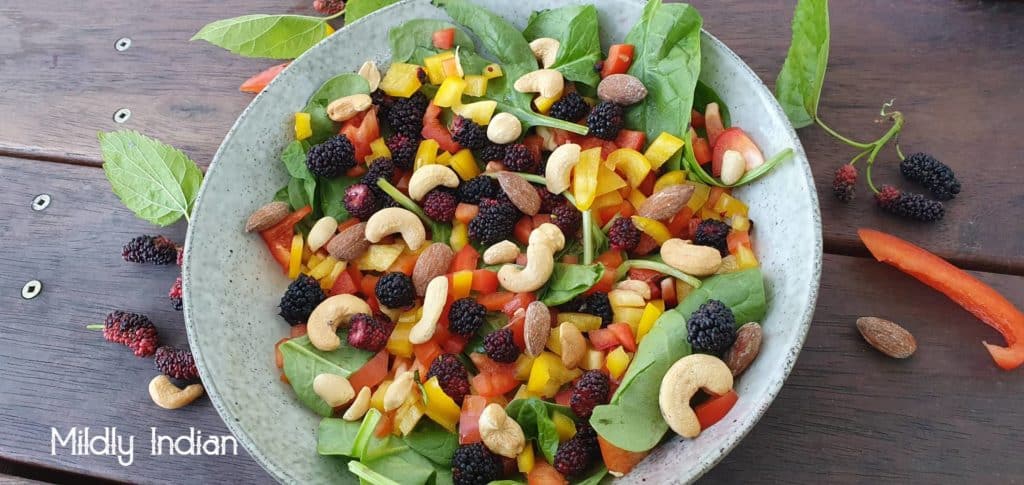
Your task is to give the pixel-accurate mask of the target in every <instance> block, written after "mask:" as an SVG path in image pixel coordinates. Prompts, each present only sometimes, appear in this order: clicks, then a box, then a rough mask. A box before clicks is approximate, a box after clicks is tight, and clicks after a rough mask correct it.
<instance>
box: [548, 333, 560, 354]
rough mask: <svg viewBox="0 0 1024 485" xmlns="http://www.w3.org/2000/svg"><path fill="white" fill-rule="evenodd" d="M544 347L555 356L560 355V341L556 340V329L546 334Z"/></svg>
mask: <svg viewBox="0 0 1024 485" xmlns="http://www.w3.org/2000/svg"><path fill="white" fill-rule="evenodd" d="M545 346H546V347H547V348H548V350H550V351H552V352H554V353H555V354H557V355H562V341H561V340H560V339H559V338H558V329H555V330H554V331H552V332H551V333H549V334H548V343H547V344H545Z"/></svg>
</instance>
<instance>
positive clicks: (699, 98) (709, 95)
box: [693, 80, 732, 128]
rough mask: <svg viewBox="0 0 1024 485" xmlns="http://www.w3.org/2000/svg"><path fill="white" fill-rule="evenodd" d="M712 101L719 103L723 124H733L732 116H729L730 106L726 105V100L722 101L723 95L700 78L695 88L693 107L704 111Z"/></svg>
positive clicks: (727, 125) (726, 125)
mask: <svg viewBox="0 0 1024 485" xmlns="http://www.w3.org/2000/svg"><path fill="white" fill-rule="evenodd" d="M711 103H718V113H719V114H721V115H722V124H723V125H725V127H726V128H728V127H729V125H731V124H732V117H730V116H729V107H728V106H726V105H725V101H722V97H721V96H719V95H718V93H717V92H715V90H714V89H712V88H711V86H708V85H707V84H704V82H703V81H700V80H698V81H697V87H696V88H694V90H693V109H695V110H697V111H700V112H701V113H703V112H704V109H705V108H707V107H708V105H709V104H711Z"/></svg>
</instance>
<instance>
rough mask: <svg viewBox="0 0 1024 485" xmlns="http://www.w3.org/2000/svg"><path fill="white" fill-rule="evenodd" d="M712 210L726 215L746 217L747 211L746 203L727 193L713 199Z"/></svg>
mask: <svg viewBox="0 0 1024 485" xmlns="http://www.w3.org/2000/svg"><path fill="white" fill-rule="evenodd" d="M713 210H714V211H715V212H717V213H719V214H725V216H726V217H735V216H743V217H746V216H747V213H748V208H747V204H744V203H743V202H742V201H740V200H739V199H737V198H735V197H733V196H731V195H729V194H722V195H721V196H720V197H719V198H718V200H717V201H715V206H714V208H713Z"/></svg>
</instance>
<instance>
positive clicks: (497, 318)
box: [466, 312, 508, 354]
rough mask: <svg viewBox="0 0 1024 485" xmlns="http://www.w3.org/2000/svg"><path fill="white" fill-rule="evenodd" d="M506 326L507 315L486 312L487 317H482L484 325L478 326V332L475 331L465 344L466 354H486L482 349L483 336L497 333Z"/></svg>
mask: <svg viewBox="0 0 1024 485" xmlns="http://www.w3.org/2000/svg"><path fill="white" fill-rule="evenodd" d="M507 324H508V315H505V314H504V313H495V312H488V313H487V316H486V317H484V324H483V325H481V326H480V330H477V332H476V334H475V335H473V338H471V339H469V342H468V343H467V344H466V352H467V353H471V352H476V353H478V354H486V353H487V351H486V350H485V349H484V335H487V334H490V333H493V332H497V331H498V330H500V329H501V328H502V327H504V326H505V325H507Z"/></svg>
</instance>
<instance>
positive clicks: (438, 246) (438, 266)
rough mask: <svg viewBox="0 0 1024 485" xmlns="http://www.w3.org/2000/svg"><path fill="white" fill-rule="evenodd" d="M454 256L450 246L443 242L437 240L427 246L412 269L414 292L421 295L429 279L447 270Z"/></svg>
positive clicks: (425, 289) (424, 291)
mask: <svg viewBox="0 0 1024 485" xmlns="http://www.w3.org/2000/svg"><path fill="white" fill-rule="evenodd" d="M454 257H455V253H454V252H452V248H450V247H448V245H447V244H445V243H439V242H437V243H434V244H431V245H430V246H427V249H424V250H423V252H422V253H420V257H419V259H417V260H416V266H415V267H413V269H412V285H413V286H415V287H416V294H417V295H420V296H423V294H424V293H426V291H427V285H428V284H429V283H430V280H432V279H434V278H436V277H438V276H441V275H443V274H445V273H446V272H448V267H449V266H451V264H452V258H454Z"/></svg>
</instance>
